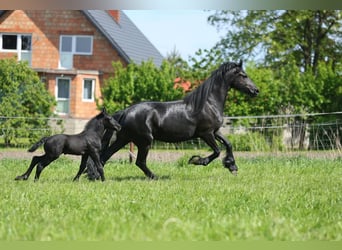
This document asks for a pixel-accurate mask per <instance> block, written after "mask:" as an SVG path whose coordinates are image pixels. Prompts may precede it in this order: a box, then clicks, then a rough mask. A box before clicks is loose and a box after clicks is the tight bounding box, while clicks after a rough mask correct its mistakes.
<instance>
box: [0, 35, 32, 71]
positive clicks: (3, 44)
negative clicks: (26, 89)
mask: <svg viewBox="0 0 342 250" xmlns="http://www.w3.org/2000/svg"><path fill="white" fill-rule="evenodd" d="M31 44H32V36H31V35H28V34H0V51H4V52H16V53H17V56H18V60H19V61H28V63H29V64H30V65H31V56H32V51H31V46H32V45H31Z"/></svg>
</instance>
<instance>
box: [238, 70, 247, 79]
mask: <svg viewBox="0 0 342 250" xmlns="http://www.w3.org/2000/svg"><path fill="white" fill-rule="evenodd" d="M239 75H240V76H242V77H243V78H246V77H247V75H246V74H245V73H244V72H241V71H240V72H239Z"/></svg>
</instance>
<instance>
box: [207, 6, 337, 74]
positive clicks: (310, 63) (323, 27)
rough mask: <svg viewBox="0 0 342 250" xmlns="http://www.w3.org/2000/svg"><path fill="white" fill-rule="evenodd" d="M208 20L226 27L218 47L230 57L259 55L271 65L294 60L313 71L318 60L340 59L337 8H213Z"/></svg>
mask: <svg viewBox="0 0 342 250" xmlns="http://www.w3.org/2000/svg"><path fill="white" fill-rule="evenodd" d="M208 20H209V22H210V23H211V24H212V25H216V26H217V27H219V28H221V29H226V30H227V35H226V36H225V37H224V38H223V39H222V40H221V41H220V42H219V44H218V47H220V48H221V49H222V52H223V53H224V54H225V55H226V56H227V57H230V58H233V59H239V58H248V57H251V56H252V57H254V58H255V57H259V59H261V60H262V61H264V63H265V65H268V66H271V67H273V68H278V67H281V66H282V65H286V64H287V63H288V59H294V60H295V62H296V65H297V66H298V67H299V68H301V69H302V70H303V71H309V70H310V71H312V72H313V73H314V74H316V70H317V67H318V63H319V62H320V61H325V62H330V63H332V64H333V65H335V64H337V63H340V62H341V60H342V52H341V47H342V44H341V39H339V38H340V37H341V34H342V31H341V11H340V10H315V11H312V10H295V11H293V10H286V11H280V10H274V11H272V10H268V11H217V12H216V13H215V14H214V15H211V16H210V17H209V18H208ZM260 51H261V53H260Z"/></svg>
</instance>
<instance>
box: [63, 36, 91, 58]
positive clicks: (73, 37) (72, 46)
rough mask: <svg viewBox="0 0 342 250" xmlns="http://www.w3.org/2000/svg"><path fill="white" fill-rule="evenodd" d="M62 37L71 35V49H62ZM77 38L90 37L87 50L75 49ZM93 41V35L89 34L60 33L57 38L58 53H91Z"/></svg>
mask: <svg viewBox="0 0 342 250" xmlns="http://www.w3.org/2000/svg"><path fill="white" fill-rule="evenodd" d="M63 37H71V51H62V41H63ZM77 38H89V39H90V50H89V52H80V51H77V50H76V49H77V42H76V41H77ZM93 41H94V36H91V35H60V38H59V53H71V54H73V55H88V56H90V55H92V54H93Z"/></svg>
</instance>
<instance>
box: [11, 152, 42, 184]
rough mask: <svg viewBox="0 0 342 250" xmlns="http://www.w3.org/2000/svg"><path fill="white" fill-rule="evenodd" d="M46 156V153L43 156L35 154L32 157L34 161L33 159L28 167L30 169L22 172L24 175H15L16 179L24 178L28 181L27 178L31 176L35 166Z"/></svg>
mask: <svg viewBox="0 0 342 250" xmlns="http://www.w3.org/2000/svg"><path fill="white" fill-rule="evenodd" d="M44 156H45V155H42V156H33V157H32V161H31V164H30V166H29V167H28V169H27V170H26V172H25V173H24V174H22V175H19V176H17V177H15V180H16V181H18V180H24V181H26V180H27V179H28V178H29V177H30V174H31V172H32V170H33V168H34V167H35V166H36V165H37V163H38V162H40V161H41V160H42V159H43V157H44Z"/></svg>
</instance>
